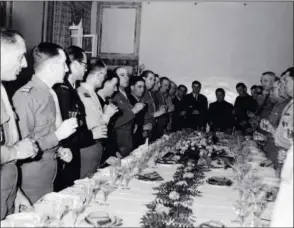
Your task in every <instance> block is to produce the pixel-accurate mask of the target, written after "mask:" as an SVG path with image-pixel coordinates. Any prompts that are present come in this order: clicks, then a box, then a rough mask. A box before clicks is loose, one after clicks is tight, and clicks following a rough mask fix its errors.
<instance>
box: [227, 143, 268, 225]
mask: <svg viewBox="0 0 294 228" xmlns="http://www.w3.org/2000/svg"><path fill="white" fill-rule="evenodd" d="M235 145H236V143H235ZM235 153H236V157H235V161H236V163H235V165H234V167H233V170H234V179H235V181H236V183H237V184H236V186H237V187H236V188H237V191H238V200H237V202H236V204H235V205H234V206H235V209H236V214H237V221H238V222H239V223H240V226H241V227H263V226H264V224H262V222H261V215H262V213H263V212H264V210H265V209H266V205H267V199H266V197H267V193H268V192H269V189H268V187H267V186H266V185H265V184H263V182H262V178H261V177H260V176H259V175H258V170H257V167H254V166H253V162H254V161H255V159H256V156H262V152H261V151H259V150H258V149H257V145H256V143H255V142H254V141H245V143H243V144H242V145H238V146H236V147H235ZM258 165H259V164H257V166H258ZM267 225H268V224H267Z"/></svg>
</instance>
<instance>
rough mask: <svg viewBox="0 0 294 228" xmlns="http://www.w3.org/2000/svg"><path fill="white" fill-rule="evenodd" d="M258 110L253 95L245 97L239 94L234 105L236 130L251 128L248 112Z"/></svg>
mask: <svg viewBox="0 0 294 228" xmlns="http://www.w3.org/2000/svg"><path fill="white" fill-rule="evenodd" d="M256 110H257V103H256V101H255V100H254V99H253V97H252V96H250V95H249V94H247V95H246V96H244V97H241V96H238V97H237V98H236V100H235V105H234V111H235V127H236V130H240V131H246V129H249V128H250V124H249V117H248V114H247V112H248V111H249V112H253V113H255V112H256Z"/></svg>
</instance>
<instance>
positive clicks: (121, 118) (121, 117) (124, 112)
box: [112, 91, 135, 128]
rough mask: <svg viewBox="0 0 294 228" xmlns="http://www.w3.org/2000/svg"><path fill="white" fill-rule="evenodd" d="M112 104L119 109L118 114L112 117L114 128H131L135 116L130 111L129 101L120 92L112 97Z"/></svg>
mask: <svg viewBox="0 0 294 228" xmlns="http://www.w3.org/2000/svg"><path fill="white" fill-rule="evenodd" d="M112 103H113V104H114V105H116V106H117V107H118V109H119V112H118V113H116V114H115V115H114V116H113V121H114V128H121V127H125V128H131V127H132V125H133V120H134V119H135V114H134V113H133V111H132V105H131V103H130V101H129V99H128V98H127V97H125V96H124V95H123V94H122V93H121V92H120V91H117V92H116V93H115V94H114V96H113V97H112Z"/></svg>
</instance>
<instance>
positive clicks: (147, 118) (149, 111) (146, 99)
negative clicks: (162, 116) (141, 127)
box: [142, 90, 156, 125]
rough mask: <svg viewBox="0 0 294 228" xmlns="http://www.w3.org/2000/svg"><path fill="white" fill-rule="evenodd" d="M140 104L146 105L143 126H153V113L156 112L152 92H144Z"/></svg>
mask: <svg viewBox="0 0 294 228" xmlns="http://www.w3.org/2000/svg"><path fill="white" fill-rule="evenodd" d="M142 102H143V103H145V104H146V112H145V115H144V124H148V123H152V124H153V125H154V118H153V113H154V112H155V111H156V104H155V101H154V96H153V92H152V91H148V90H146V91H145V93H144V95H143V97H142Z"/></svg>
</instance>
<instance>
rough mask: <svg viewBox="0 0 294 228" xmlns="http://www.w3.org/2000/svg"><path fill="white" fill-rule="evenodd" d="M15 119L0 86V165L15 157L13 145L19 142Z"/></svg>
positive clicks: (3, 90)
mask: <svg viewBox="0 0 294 228" xmlns="http://www.w3.org/2000/svg"><path fill="white" fill-rule="evenodd" d="M15 118H16V115H15V113H14V112H13V110H12V108H11V104H10V102H9V99H8V96H7V93H6V90H5V88H4V87H3V85H2V84H1V123H0V131H1V132H0V133H1V153H0V154H1V157H0V159H1V160H0V164H1V165H2V164H5V163H8V162H11V161H13V160H15V159H16V156H17V150H16V148H15V147H14V144H15V143H16V142H17V141H18V140H19V135H18V130H17V126H16V121H15Z"/></svg>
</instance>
